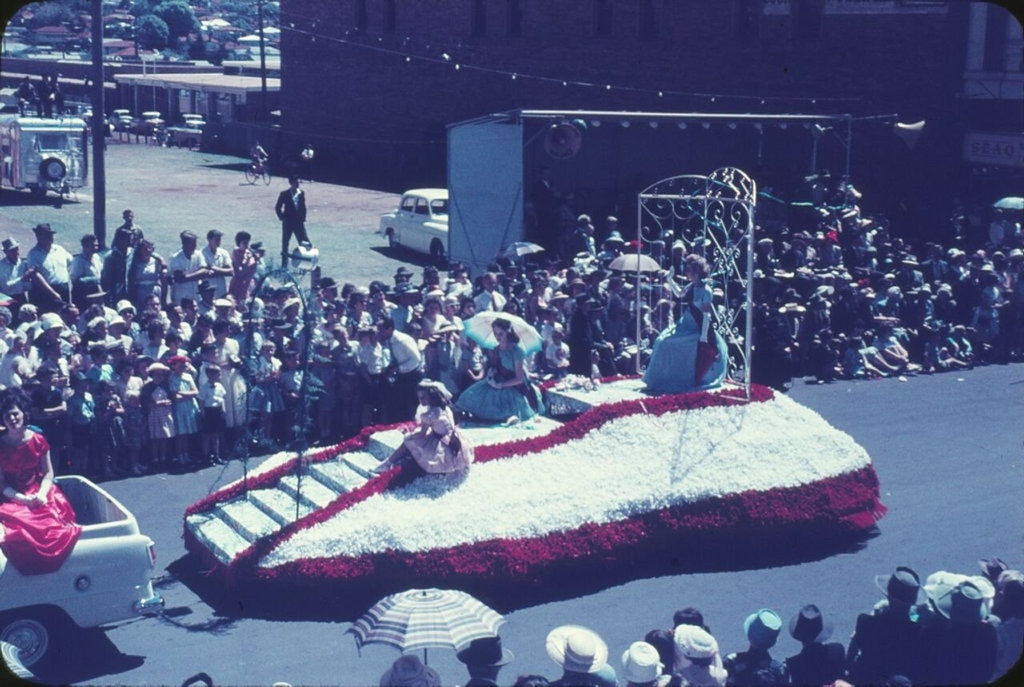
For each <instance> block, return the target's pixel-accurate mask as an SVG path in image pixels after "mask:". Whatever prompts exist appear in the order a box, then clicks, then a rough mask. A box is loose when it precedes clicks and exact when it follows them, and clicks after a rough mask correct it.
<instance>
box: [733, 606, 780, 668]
mask: <svg viewBox="0 0 1024 687" xmlns="http://www.w3.org/2000/svg"><path fill="white" fill-rule="evenodd" d="M781 630H782V618H780V617H779V614H778V613H776V612H775V611H773V610H771V609H770V608H762V609H761V610H759V611H756V612H754V613H751V614H750V615H748V616H747V618H746V620H744V621H743V631H744V632H745V633H746V635H747V641H748V642H749V644H750V646H749V647H748V648H747V650H746V651H739V652H736V653H733V654H729V655H728V656H726V657H725V660H724V661H723V662H722V664H723V666H724V667H725V670H726V672H728V673H729V678H728V681H727V683H726V684H728V685H762V686H764V687H767V686H769V685H785V684H788V683H789V671H788V670H787V669H786V664H785V663H781V662H779V661H776V660H775V659H773V658H772V657H771V654H769V653H768V650H769V649H771V648H772V647H773V646H775V642H776V641H777V640H778V638H779V632H780V631H781Z"/></svg>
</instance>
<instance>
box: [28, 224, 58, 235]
mask: <svg viewBox="0 0 1024 687" xmlns="http://www.w3.org/2000/svg"><path fill="white" fill-rule="evenodd" d="M32 231H34V232H36V233H37V234H38V233H40V232H45V233H47V234H56V233H57V231H56V230H55V229H54V228H53V227H51V226H50V225H49V224H47V223H45V222H44V223H42V224H37V225H36V226H35V227H34V228H33V229H32Z"/></svg>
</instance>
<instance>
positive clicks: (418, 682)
mask: <svg viewBox="0 0 1024 687" xmlns="http://www.w3.org/2000/svg"><path fill="white" fill-rule="evenodd" d="M380 687H441V677H440V676H439V675H438V674H437V671H436V670H434V669H433V668H431V667H430V666H428V665H424V664H423V661H421V660H420V657H419V656H417V655H416V654H405V655H404V656H399V657H398V658H396V659H395V662H394V663H392V664H391V667H390V668H388V669H387V671H386V672H385V673H384V674H383V675H381V676H380Z"/></svg>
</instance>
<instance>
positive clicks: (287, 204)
mask: <svg viewBox="0 0 1024 687" xmlns="http://www.w3.org/2000/svg"><path fill="white" fill-rule="evenodd" d="M274 212H276V213H277V218H278V219H279V220H281V265H282V266H283V265H287V264H288V242H289V241H290V240H291V238H292V235H293V234H294V235H295V240H296V241H298V242H299V243H303V242H306V243H309V236H307V235H306V194H305V192H303V190H302V189H301V188H299V178H298V177H296V176H290V177H288V188H286V189H285V190H283V191H281V193H280V195H278V196H277V204H276V205H274Z"/></svg>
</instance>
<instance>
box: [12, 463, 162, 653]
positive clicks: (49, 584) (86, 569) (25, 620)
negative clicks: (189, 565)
mask: <svg viewBox="0 0 1024 687" xmlns="http://www.w3.org/2000/svg"><path fill="white" fill-rule="evenodd" d="M57 485H58V486H59V487H60V489H61V491H63V492H64V495H65V496H66V497H67V499H68V501H69V502H70V503H71V507H72V508H73V509H74V511H75V521H76V522H77V523H78V524H79V525H81V526H82V534H81V535H80V536H79V539H78V541H77V542H75V548H74V549H72V551H71V555H69V556H68V558H67V560H65V561H64V563H63V565H61V567H60V568H59V569H58V570H56V571H54V572H51V573H45V574H41V575H22V574H21V573H20V572H19V571H18V570H17V569H16V568H15V567H14V566H13V565H10V564H9V563H8V562H7V559H6V558H4V556H3V554H2V553H0V642H7V643H9V644H12V645H14V646H15V647H17V648H18V650H19V656H18V658H19V660H20V662H21V664H22V665H24V666H25V667H26V668H31V667H32V666H33V665H35V664H36V663H38V662H39V661H41V660H42V659H43V658H44V656H46V655H47V653H48V651H49V650H50V649H51V648H53V647H54V645H55V644H59V643H60V642H61V641H64V640H65V638H66V636H67V635H68V634H69V633H70V631H72V630H74V629H75V628H81V629H86V628H92V627H105V626H108V625H111V624H113V623H118V622H121V621H125V620H131V619H133V618H137V617H139V616H141V615H151V614H155V613H157V612H159V611H160V610H161V609H162V608H163V603H164V602H163V599H162V598H161V597H160V596H159V595H157V594H155V593H154V592H153V584H152V581H151V575H152V574H153V570H154V568H155V566H156V550H155V547H154V544H153V540H152V539H150V538H149V537H147V536H146V535H144V534H142V533H141V532H140V531H139V524H138V522H137V521H136V519H135V516H134V515H132V514H131V512H129V511H128V510H127V509H126V508H125V507H124V506H123V505H121V503H119V502H118V501H117V500H116V499H115V498H114V497H113V496H111V495H110V494H109V493H107V492H106V491H104V490H103V489H101V488H100V487H99V486H97V485H96V484H94V483H93V482H91V481H90V480H88V479H86V478H84V477H79V476H77V475H66V476H63V477H58V478H57ZM71 641H74V640H73V639H72V640H71ZM54 653H55V654H59V652H54Z"/></svg>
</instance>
